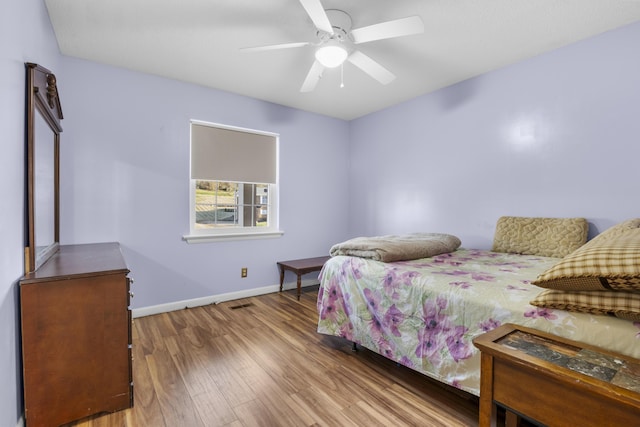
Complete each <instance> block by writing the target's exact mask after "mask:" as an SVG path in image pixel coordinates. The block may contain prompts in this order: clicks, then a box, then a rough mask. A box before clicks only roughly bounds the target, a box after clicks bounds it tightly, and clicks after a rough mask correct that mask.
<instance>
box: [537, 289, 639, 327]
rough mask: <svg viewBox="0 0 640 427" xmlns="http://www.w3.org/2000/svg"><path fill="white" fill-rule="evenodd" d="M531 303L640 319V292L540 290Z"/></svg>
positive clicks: (560, 308) (559, 308) (538, 305)
mask: <svg viewBox="0 0 640 427" xmlns="http://www.w3.org/2000/svg"><path fill="white" fill-rule="evenodd" d="M530 303H531V305H535V306H537V307H543V308H552V309H558V310H567V311H577V312H582V313H591V314H601V315H612V316H616V317H620V318H622V319H627V320H634V321H640V294H639V293H631V292H610V291H597V292H593V291H575V292H570V291H557V290H553V289H546V290H544V291H542V292H541V293H540V294H539V295H538V296H537V297H536V298H535V299H534V300H533V301H531V302H530Z"/></svg>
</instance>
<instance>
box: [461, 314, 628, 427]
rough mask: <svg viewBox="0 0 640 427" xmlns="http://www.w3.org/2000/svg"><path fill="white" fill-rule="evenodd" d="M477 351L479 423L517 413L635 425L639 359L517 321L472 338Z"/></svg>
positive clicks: (568, 422) (516, 417) (514, 417)
mask: <svg viewBox="0 0 640 427" xmlns="http://www.w3.org/2000/svg"><path fill="white" fill-rule="evenodd" d="M473 342H474V344H475V346H476V347H478V348H479V349H480V351H481V377H480V420H479V421H480V423H479V425H480V427H487V426H495V425H496V404H500V405H502V406H504V407H505V408H506V409H507V418H506V423H507V426H512V425H513V426H515V425H518V424H519V422H520V416H524V417H527V418H530V419H532V420H535V421H538V422H540V423H543V424H546V425H549V426H640V360H638V359H633V358H630V357H626V356H621V355H618V354H615V353H613V352H610V351H607V350H603V349H601V348H598V347H594V346H590V345H586V344H582V343H579V342H575V341H571V340H567V339H564V338H560V337H557V336H554V335H551V334H547V333H544V332H541V331H537V330H534V329H530V328H525V327H522V326H517V325H512V324H505V325H502V326H500V327H498V328H496V329H494V330H493V331H490V332H487V333H486V334H483V335H481V336H479V337H476V338H475V339H474V340H473Z"/></svg>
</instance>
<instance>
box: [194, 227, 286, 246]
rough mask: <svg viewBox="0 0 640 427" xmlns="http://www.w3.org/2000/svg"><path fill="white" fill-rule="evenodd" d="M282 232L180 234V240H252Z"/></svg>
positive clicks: (206, 241)
mask: <svg viewBox="0 0 640 427" xmlns="http://www.w3.org/2000/svg"><path fill="white" fill-rule="evenodd" d="M283 234H284V231H281V230H276V231H253V232H247V233H228V234H187V235H185V236H182V240H184V241H185V242H187V243H210V242H220V241H227V240H254V239H275V238H277V237H280V236H282V235H283Z"/></svg>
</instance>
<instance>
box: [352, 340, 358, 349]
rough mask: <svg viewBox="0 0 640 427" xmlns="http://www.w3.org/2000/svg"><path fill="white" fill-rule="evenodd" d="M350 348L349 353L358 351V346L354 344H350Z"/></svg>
mask: <svg viewBox="0 0 640 427" xmlns="http://www.w3.org/2000/svg"><path fill="white" fill-rule="evenodd" d="M351 344H352V347H351V351H358V346H357V345H356V343H355V342H352V343H351Z"/></svg>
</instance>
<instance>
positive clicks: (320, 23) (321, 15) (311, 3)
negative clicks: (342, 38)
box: [300, 0, 333, 34]
mask: <svg viewBox="0 0 640 427" xmlns="http://www.w3.org/2000/svg"><path fill="white" fill-rule="evenodd" d="M300 3H301V4H302V7H304V10H306V11H307V15H309V18H311V20H312V21H313V25H315V26H316V28H317V29H319V30H322V31H324V32H327V33H329V34H333V27H332V26H331V22H329V18H328V17H327V13H326V12H325V11H324V7H323V6H322V3H320V0H300Z"/></svg>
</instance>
